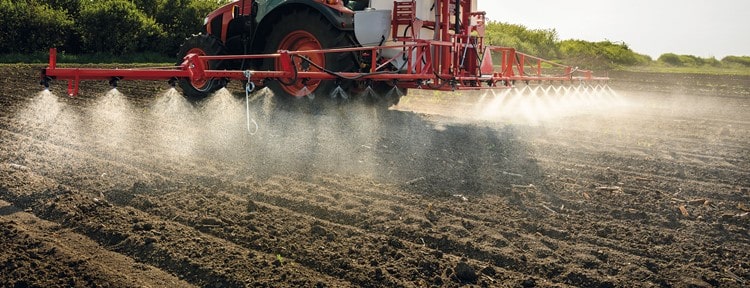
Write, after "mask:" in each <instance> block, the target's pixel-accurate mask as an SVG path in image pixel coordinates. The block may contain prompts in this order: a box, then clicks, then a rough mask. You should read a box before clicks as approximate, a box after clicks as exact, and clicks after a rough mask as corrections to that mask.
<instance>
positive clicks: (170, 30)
mask: <svg viewBox="0 0 750 288" xmlns="http://www.w3.org/2000/svg"><path fill="white" fill-rule="evenodd" d="M140 1H148V2H158V3H157V5H156V7H155V10H154V14H152V15H154V17H155V20H156V22H157V23H158V24H159V26H161V27H162V30H163V31H165V35H164V40H163V41H162V45H161V46H160V47H159V49H158V50H155V51H157V52H161V53H164V54H168V55H174V54H175V53H177V50H178V49H179V48H180V45H182V42H184V41H185V38H187V37H188V36H190V35H192V34H195V33H198V32H201V31H203V19H204V18H205V17H206V15H208V13H210V12H211V11H213V10H214V9H216V8H218V6H219V5H222V4H223V3H226V2H228V1H205V0H203V1H197V0H158V1H157V0H140Z"/></svg>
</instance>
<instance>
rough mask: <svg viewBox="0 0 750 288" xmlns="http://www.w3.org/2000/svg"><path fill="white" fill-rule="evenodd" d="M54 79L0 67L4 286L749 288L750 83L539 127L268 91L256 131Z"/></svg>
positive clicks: (239, 117)
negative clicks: (307, 104) (284, 101)
mask: <svg viewBox="0 0 750 288" xmlns="http://www.w3.org/2000/svg"><path fill="white" fill-rule="evenodd" d="M38 68H39V67H28V66H3V67H0V73H1V74H2V77H0V286H2V287H87V286H96V287H107V286H111V287H134V286H137V287H190V286H203V287H243V286H246V287H415V286H418V287H425V286H440V287H460V286H469V287H470V286H480V287H519V286H522V287H568V286H578V287H633V286H638V287H653V286H658V287H747V286H748V285H750V264H748V259H750V234H749V233H748V228H750V217H749V216H748V212H750V191H749V189H750V78H749V77H728V76H724V77H721V76H706V75H677V76H674V75H672V76H669V75H644V74H628V73H621V74H617V75H611V76H612V77H613V78H615V80H613V83H612V84H611V85H612V86H613V87H614V88H615V90H616V91H617V92H618V93H619V96H618V97H619V98H620V99H619V100H622V103H626V104H623V105H615V106H608V107H606V108H601V109H599V108H596V107H594V109H591V107H589V108H587V109H581V110H580V111H578V110H576V111H571V112H572V113H565V114H561V115H559V116H556V117H546V118H544V117H543V118H541V120H539V119H536V120H535V121H528V120H529V119H528V118H523V117H521V118H513V119H511V118H508V119H503V120H496V119H495V120H491V121H490V120H487V119H479V118H477V117H473V116H475V114H476V111H474V110H472V108H467V107H474V106H476V103H475V102H476V99H477V97H480V96H477V95H476V93H474V94H471V93H462V94H457V93H454V94H445V95H443V94H440V95H436V94H432V93H431V92H427V93H412V95H410V96H407V97H405V98H404V100H403V101H402V103H401V104H400V106H398V107H397V109H392V110H389V111H386V112H378V111H373V110H371V109H368V108H363V107H359V106H356V105H350V106H346V107H342V108H341V109H330V110H326V111H322V112H320V111H318V112H315V113H296V112H294V111H285V110H278V109H274V108H273V107H270V106H272V104H273V102H272V101H269V99H268V97H267V95H264V94H263V93H257V94H256V95H254V96H253V98H252V99H251V100H252V101H251V102H252V104H253V105H252V109H251V112H252V115H253V118H254V120H255V122H256V123H257V124H258V126H257V129H255V125H251V126H250V127H249V130H250V132H253V135H250V133H249V132H248V127H246V123H245V120H246V119H245V114H244V109H245V107H244V102H243V101H242V100H241V99H237V98H236V97H235V96H237V95H223V94H229V93H225V92H222V93H219V94H222V95H215V96H213V97H212V98H211V99H210V100H208V101H206V102H205V103H201V104H199V105H190V104H187V103H184V102H182V99H180V98H179V97H175V94H174V93H170V92H165V91H166V88H165V86H166V84H165V83H152V82H130V83H129V82H122V83H121V88H120V91H121V92H122V94H124V96H123V95H122V94H117V93H110V94H111V95H105V93H106V92H107V90H108V88H107V87H106V83H96V82H86V83H84V85H83V91H82V95H81V96H79V97H77V98H69V97H66V96H63V94H64V93H63V92H62V91H63V90H64V89H63V88H64V87H62V86H64V83H56V84H57V86H56V87H54V88H55V89H56V90H53V93H54V95H53V94H45V93H40V92H39V87H38V86H37V85H35V79H37V77H38V76H37V71H36V69H38ZM650 79H660V82H653V81H651V80H650ZM234 85H237V84H234ZM457 109H458V110H457ZM541 112H543V111H537V113H541Z"/></svg>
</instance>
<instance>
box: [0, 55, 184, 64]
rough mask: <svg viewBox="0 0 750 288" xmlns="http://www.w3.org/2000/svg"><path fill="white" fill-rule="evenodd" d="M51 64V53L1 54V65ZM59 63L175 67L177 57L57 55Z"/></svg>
mask: <svg viewBox="0 0 750 288" xmlns="http://www.w3.org/2000/svg"><path fill="white" fill-rule="evenodd" d="M48 62H49V52H35V53H31V54H17V53H16V54H1V55H0V64H46V63H48ZM57 62H58V63H72V64H94V63H96V64H136V63H138V64H141V63H160V64H165V63H169V65H173V64H174V63H176V62H177V57H168V56H164V55H162V54H158V53H134V54H126V55H112V54H109V53H94V54H79V55H73V54H65V53H58V54H57Z"/></svg>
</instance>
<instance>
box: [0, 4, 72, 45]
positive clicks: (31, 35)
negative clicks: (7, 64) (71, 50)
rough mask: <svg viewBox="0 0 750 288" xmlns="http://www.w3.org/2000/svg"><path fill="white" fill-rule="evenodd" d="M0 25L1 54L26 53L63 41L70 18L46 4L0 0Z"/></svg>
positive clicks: (68, 27) (69, 29) (70, 21)
mask: <svg viewBox="0 0 750 288" xmlns="http://www.w3.org/2000/svg"><path fill="white" fill-rule="evenodd" d="M0 27H3V28H2V30H0V53H14V52H15V53H26V52H32V51H39V50H44V49H48V48H49V47H54V46H61V45H63V44H65V41H66V39H67V37H68V36H67V35H69V34H70V33H71V32H72V31H73V30H72V29H73V20H71V18H70V17H69V16H68V15H67V13H66V11H64V10H58V9H55V8H53V7H51V6H49V5H47V4H38V3H34V2H33V1H10V0H0Z"/></svg>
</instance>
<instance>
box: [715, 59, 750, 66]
mask: <svg viewBox="0 0 750 288" xmlns="http://www.w3.org/2000/svg"><path fill="white" fill-rule="evenodd" d="M721 63H722V64H725V65H728V66H734V65H736V66H743V67H750V56H727V57H724V58H723V59H721Z"/></svg>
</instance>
